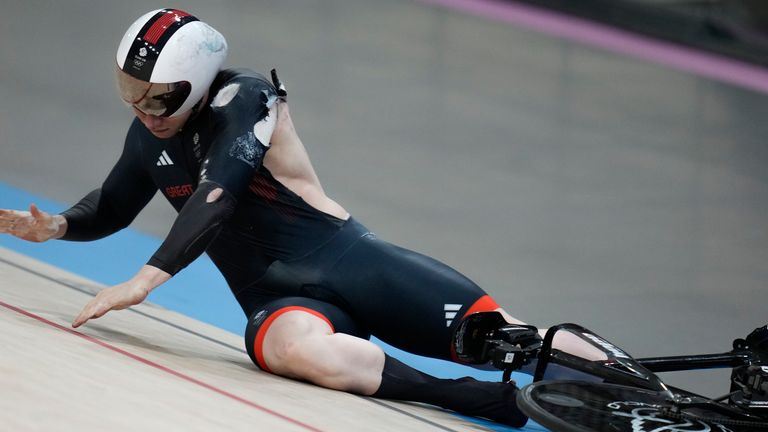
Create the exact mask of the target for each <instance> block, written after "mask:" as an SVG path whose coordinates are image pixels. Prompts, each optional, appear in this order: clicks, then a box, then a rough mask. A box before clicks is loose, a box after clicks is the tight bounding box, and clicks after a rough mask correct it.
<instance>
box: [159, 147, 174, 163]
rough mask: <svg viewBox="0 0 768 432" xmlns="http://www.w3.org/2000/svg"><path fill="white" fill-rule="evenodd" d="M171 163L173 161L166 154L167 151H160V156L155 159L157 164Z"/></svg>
mask: <svg viewBox="0 0 768 432" xmlns="http://www.w3.org/2000/svg"><path fill="white" fill-rule="evenodd" d="M168 165H173V161H172V160H171V158H170V157H169V156H168V153H166V152H165V150H163V152H162V153H160V158H159V159H158V160H157V166H168Z"/></svg>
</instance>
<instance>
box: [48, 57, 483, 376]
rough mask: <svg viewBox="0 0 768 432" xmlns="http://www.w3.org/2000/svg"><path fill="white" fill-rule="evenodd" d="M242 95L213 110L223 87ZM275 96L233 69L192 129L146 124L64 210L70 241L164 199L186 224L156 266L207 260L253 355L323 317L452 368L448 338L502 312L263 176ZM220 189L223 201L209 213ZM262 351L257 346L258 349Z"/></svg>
mask: <svg viewBox="0 0 768 432" xmlns="http://www.w3.org/2000/svg"><path fill="white" fill-rule="evenodd" d="M232 86H236V87H237V92H236V93H235V96H234V97H233V98H232V99H231V100H229V101H227V103H226V104H220V105H216V95H217V94H218V93H219V91H220V90H222V89H223V88H229V90H231V89H232V88H233V87H232ZM276 97H277V95H276V91H275V88H274V87H273V86H272V84H271V83H269V82H268V81H267V80H266V79H265V78H264V77H263V76H261V75H258V74H255V73H253V72H250V71H247V70H225V71H222V72H220V73H219V75H218V76H217V78H216V80H215V81H214V83H213V85H212V87H211V91H210V98H211V99H209V100H213V104H212V105H213V106H210V105H209V106H206V107H204V108H203V109H202V110H201V111H200V112H199V113H197V114H196V115H195V116H194V117H193V118H191V119H190V120H189V121H188V122H187V123H186V124H185V126H184V129H183V130H182V131H181V132H180V133H179V134H177V135H176V136H174V137H173V138H170V139H159V138H156V137H155V136H154V135H152V134H151V133H150V131H149V130H147V129H146V128H145V127H144V126H143V125H142V123H141V122H139V121H138V119H136V120H134V121H133V123H132V124H131V127H130V129H129V131H128V134H127V137H126V142H125V148H124V150H123V154H122V155H121V157H120V159H119V161H118V162H117V164H116V165H115V167H114V168H113V169H112V171H111V172H110V174H109V176H108V177H107V179H106V180H105V181H104V184H103V185H102V187H101V188H100V189H97V190H95V191H93V192H91V193H90V194H89V195H87V196H86V197H85V198H83V200H81V201H80V202H79V203H78V204H76V205H75V206H73V207H72V208H70V209H69V210H67V211H66V212H64V213H63V214H64V216H65V217H66V218H67V221H68V223H69V228H68V230H67V234H66V236H65V237H64V239H66V240H92V239H96V238H101V237H104V236H106V235H109V234H111V233H113V232H115V231H118V230H120V229H122V228H124V227H126V226H128V225H129V224H130V223H131V221H133V219H134V218H135V216H136V215H137V214H138V213H139V211H141V209H142V208H144V206H145V205H146V204H147V203H148V202H149V200H150V199H151V198H152V196H153V195H154V194H155V192H156V191H157V190H158V189H159V190H160V192H161V193H163V194H164V195H165V196H166V198H167V199H168V201H169V202H170V203H171V205H173V206H174V208H176V210H177V211H179V212H180V213H179V216H178V218H177V219H176V222H175V223H174V226H173V228H172V229H171V232H170V233H169V234H168V237H167V238H166V239H165V241H164V243H163V245H162V246H161V247H160V249H158V251H157V252H156V253H155V254H154V256H153V257H152V258H151V259H150V260H149V262H148V264H150V265H153V266H155V267H158V268H160V269H162V270H164V271H166V272H168V273H171V274H175V273H177V272H178V271H179V270H181V269H182V268H183V267H185V266H186V265H188V264H189V263H190V262H191V261H193V260H194V259H196V258H197V257H198V256H199V255H200V254H202V253H203V252H204V251H205V252H207V253H208V255H209V256H210V257H211V259H212V260H213V262H214V264H215V265H216V266H217V267H218V268H219V270H220V271H221V272H222V273H223V275H224V277H225V278H226V280H227V282H228V284H229V287H230V288H231V290H232V292H233V294H234V295H235V297H236V298H237V300H238V302H239V303H240V305H241V307H242V308H243V311H244V312H245V313H246V315H248V316H250V317H251V318H250V319H249V324H248V329H247V331H246V345H247V346H248V348H249V353H250V354H251V356H252V358H253V359H254V361H255V362H257V364H259V366H261V367H263V368H264V367H265V365H264V364H263V362H262V361H258V360H260V359H257V357H258V355H256V356H255V354H254V350H255V351H257V353H256V354H258V352H260V348H261V347H260V346H256V347H254V346H253V344H254V338H255V337H256V334H257V333H258V331H259V329H260V326H261V325H262V324H263V323H264V322H265V320H267V318H268V317H269V316H270V314H272V313H274V312H276V311H279V310H285V308H286V307H303V308H307V309H309V310H313V311H316V312H319V314H320V315H322V316H323V317H325V318H326V319H327V320H328V321H329V323H330V324H331V325H332V326H333V328H334V329H335V331H340V332H345V333H350V334H354V335H357V336H361V337H368V335H369V334H373V335H375V336H377V337H378V338H380V339H382V340H384V341H385V342H387V343H390V344H392V345H394V346H396V347H399V348H402V349H405V350H407V351H410V352H413V353H416V354H421V355H427V356H431V357H436V358H443V359H451V350H450V337H451V334H452V332H453V329H454V328H455V326H456V324H457V323H458V321H459V318H461V317H462V316H463V315H465V314H466V313H467V312H468V311H469V310H470V308H472V311H477V310H489V309H495V308H496V307H497V306H496V304H495V303H494V302H493V301H492V300H491V299H490V298H489V297H487V296H486V294H485V293H484V292H483V291H482V290H481V289H480V288H479V287H477V285H475V284H474V283H472V282H471V281H470V280H468V279H467V278H465V277H464V276H462V275H461V274H459V273H458V272H456V271H455V270H453V269H451V268H449V267H447V266H445V265H444V264H441V263H439V262H437V261H435V260H433V259H431V258H429V257H426V256H424V255H420V254H417V253H415V252H412V251H409V250H406V249H402V248H399V247H397V246H395V245H392V244H390V243H387V242H384V241H382V240H378V239H377V238H376V236H375V235H374V234H373V233H371V232H369V231H368V230H367V229H366V228H365V227H364V226H363V225H361V224H360V223H358V222H357V221H355V220H354V219H349V220H346V221H344V220H340V219H338V218H335V217H333V216H331V215H328V214H325V213H323V212H321V211H318V210H317V209H315V208H313V207H311V206H310V205H308V204H307V203H306V202H305V201H304V200H303V199H301V197H299V196H298V195H296V194H295V193H293V192H292V191H290V190H289V189H288V188H286V187H285V186H284V185H282V184H281V183H280V182H278V181H277V180H275V179H274V177H273V176H272V174H271V173H270V172H269V171H268V170H267V169H266V168H265V167H264V166H263V164H262V161H263V157H264V154H265V153H266V151H268V149H269V144H268V143H266V145H265V144H262V143H261V142H259V140H258V139H257V138H256V137H255V135H254V125H256V124H257V123H258V122H260V121H264V120H265V119H266V118H267V116H268V115H269V108H270V106H272V104H273V103H274V102H275V99H276ZM214 188H223V189H224V194H223V198H222V199H220V200H218V201H217V202H214V203H208V202H207V201H206V198H207V196H208V194H209V193H210V192H211V191H212V190H213V189H214ZM257 345H258V344H257Z"/></svg>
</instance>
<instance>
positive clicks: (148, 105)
mask: <svg viewBox="0 0 768 432" xmlns="http://www.w3.org/2000/svg"><path fill="white" fill-rule="evenodd" d="M116 69H117V88H118V90H119V91H120V98H121V99H123V101H124V102H125V103H126V104H128V105H131V106H133V107H135V108H136V109H138V110H139V111H141V112H143V113H144V114H150V115H154V116H160V117H169V116H171V115H173V114H181V113H177V112H176V111H177V110H178V109H179V108H180V107H181V106H182V105H183V104H184V101H186V100H187V97H188V96H189V93H190V92H191V91H192V86H191V85H190V84H189V82H187V81H179V82H175V83H150V82H146V81H142V80H139V79H136V78H134V77H132V76H130V75H128V74H127V73H125V72H123V71H122V70H120V68H116Z"/></svg>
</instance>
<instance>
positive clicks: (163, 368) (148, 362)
mask: <svg viewBox="0 0 768 432" xmlns="http://www.w3.org/2000/svg"><path fill="white" fill-rule="evenodd" d="M0 306H3V307H5V308H7V309H10V310H12V311H14V312H16V313H19V314H22V315H25V316H27V317H29V318H32V319H35V320H37V321H40V322H41V323H43V324H48V325H49V326H51V327H55V328H57V329H59V330H63V331H65V332H67V333H69V334H72V335H75V336H78V337H80V338H83V339H85V340H87V341H89V342H93V343H95V344H97V345H101V346H102V347H104V348H106V349H108V350H112V351H114V352H116V353H118V354H122V355H124V356H126V357H129V358H132V359H134V360H136V361H138V362H141V363H144V364H145V365H147V366H151V367H153V368H155V369H158V370H161V371H163V372H166V373H169V374H171V375H174V376H176V377H178V378H181V379H183V380H184V381H188V382H191V383H192V384H196V385H198V386H200V387H203V388H206V389H208V390H211V391H213V392H215V393H218V394H220V395H222V396H225V397H228V398H230V399H233V400H236V401H238V402H240V403H242V404H245V405H248V406H250V407H252V408H256V409H257V410H260V411H263V412H265V413H267V414H270V415H272V416H275V417H277V418H280V419H283V420H285V421H287V422H289V423H293V424H295V425H297V426H301V427H302V428H304V429H307V430H310V431H314V432H322V431H321V430H320V429H317V428H315V427H312V426H310V425H308V424H306V423H302V422H300V421H298V420H295V419H292V418H290V417H288V416H285V415H283V414H280V413H279V412H277V411H273V410H271V409H269V408H265V407H263V406H261V405H259V404H257V403H254V402H251V401H249V400H247V399H244V398H242V397H240V396H237V395H235V394H232V393H230V392H228V391H226V390H222V389H220V388H218V387H214V386H212V385H211V384H208V383H205V382H203V381H200V380H198V379H195V378H192V377H191V376H189V375H185V374H183V373H181V372H178V371H175V370H173V369H171V368H169V367H166V366H163V365H161V364H158V363H155V362H153V361H152V360H148V359H146V358H144V357H141V356H138V355H136V354H133V353H130V352H128V351H125V350H123V349H120V348H118V347H116V346H114V345H110V344H108V343H106V342H104V341H101V340H99V339H96V338H94V337H92V336H88V335H87V334H84V333H80V332H79V331H76V330H72V329H70V328H67V327H64V326H62V325H59V324H56V323H55V322H53V321H49V320H47V319H45V318H43V317H41V316H39V315H35V314H33V313H31V312H27V311H25V310H24V309H21V308H18V307H16V306H12V305H9V304H8V303H5V302H3V301H0Z"/></svg>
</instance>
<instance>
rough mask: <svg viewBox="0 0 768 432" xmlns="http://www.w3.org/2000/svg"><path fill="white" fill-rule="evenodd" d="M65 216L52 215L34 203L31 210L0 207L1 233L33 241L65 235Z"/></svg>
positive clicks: (38, 241)
mask: <svg viewBox="0 0 768 432" xmlns="http://www.w3.org/2000/svg"><path fill="white" fill-rule="evenodd" d="M65 229H66V221H65V219H64V217H63V216H60V215H51V214H49V213H46V212H44V211H42V210H40V209H38V208H37V206H36V205H34V204H32V205H30V206H29V211H23V210H4V209H0V233H4V234H10V235H13V236H16V237H18V238H20V239H24V240H27V241H31V242H37V243H40V242H44V241H46V240H50V239H53V238H59V237H61V236H62V235H64V230H65Z"/></svg>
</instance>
